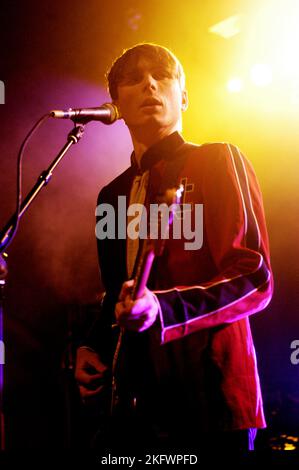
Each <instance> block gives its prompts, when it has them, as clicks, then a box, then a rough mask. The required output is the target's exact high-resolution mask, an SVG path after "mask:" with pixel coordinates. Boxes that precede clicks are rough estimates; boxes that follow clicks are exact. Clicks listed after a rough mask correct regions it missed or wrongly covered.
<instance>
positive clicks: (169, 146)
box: [131, 131, 185, 172]
mask: <svg viewBox="0 0 299 470" xmlns="http://www.w3.org/2000/svg"><path fill="white" fill-rule="evenodd" d="M184 142H185V141H184V139H183V137H182V136H181V134H179V133H178V132H177V131H176V132H174V133H173V134H170V135H168V136H166V137H164V138H163V139H161V140H159V142H156V143H155V144H153V145H152V146H151V147H149V148H148V149H147V150H146V151H145V152H144V154H143V155H142V157H141V161H140V170H141V172H144V171H146V170H149V169H150V168H151V167H152V166H153V165H155V163H157V162H158V161H159V160H162V159H164V160H171V159H173V158H174V154H175V152H176V150H177V149H178V148H179V147H181V145H182V144H184ZM131 165H132V166H137V168H138V164H137V162H136V159H135V154H134V152H132V155H131Z"/></svg>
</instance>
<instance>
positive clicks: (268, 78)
mask: <svg viewBox="0 0 299 470" xmlns="http://www.w3.org/2000/svg"><path fill="white" fill-rule="evenodd" d="M250 76H251V80H252V81H253V83H254V84H255V85H256V86H260V87H262V86H266V85H269V84H270V83H271V82H272V70H271V68H270V67H269V66H268V65H266V64H255V65H254V66H253V67H252V69H251V72H250Z"/></svg>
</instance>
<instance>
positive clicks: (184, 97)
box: [181, 90, 189, 111]
mask: <svg viewBox="0 0 299 470" xmlns="http://www.w3.org/2000/svg"><path fill="white" fill-rule="evenodd" d="M188 103H189V102H188V93H187V90H183V91H182V105H181V109H182V111H186V109H187V108H188Z"/></svg>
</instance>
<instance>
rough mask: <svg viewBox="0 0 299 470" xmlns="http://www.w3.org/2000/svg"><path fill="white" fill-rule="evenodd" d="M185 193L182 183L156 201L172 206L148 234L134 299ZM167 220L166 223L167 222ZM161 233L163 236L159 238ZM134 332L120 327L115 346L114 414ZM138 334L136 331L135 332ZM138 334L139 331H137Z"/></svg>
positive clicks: (142, 285)
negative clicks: (125, 356)
mask: <svg viewBox="0 0 299 470" xmlns="http://www.w3.org/2000/svg"><path fill="white" fill-rule="evenodd" d="M182 193H183V186H182V185H180V187H179V188H171V189H167V190H166V191H165V193H164V194H162V195H158V196H157V198H156V199H157V200H156V202H157V203H158V204H166V205H167V207H170V210H169V211H168V220H167V221H164V223H162V222H163V219H162V216H161V217H160V218H158V220H157V221H156V227H157V233H156V236H155V238H151V237H150V236H148V237H147V238H146V239H145V243H144V247H143V250H142V254H141V256H140V258H139V261H138V264H137V270H136V276H135V278H134V286H133V290H132V294H131V297H132V300H136V299H139V298H140V297H141V296H142V295H143V292H144V289H145V286H146V284H147V281H148V278H149V275H150V272H151V268H152V265H153V262H154V259H155V257H157V256H161V255H162V253H163V250H164V246H165V240H166V239H167V238H168V233H169V229H170V226H171V225H172V222H173V218H174V209H175V208H176V207H177V205H178V204H180V203H181V198H182ZM165 222H166V223H165ZM159 234H161V237H160V238H159ZM113 327H114V328H118V325H113ZM129 334H132V332H127V331H126V330H125V329H124V328H120V331H119V334H118V339H117V344H116V348H115V353H114V356H113V362H112V393H111V407H110V413H111V416H113V415H114V414H115V413H116V411H117V408H118V406H119V403H120V399H121V398H120V390H119V388H120V387H119V383H118V368H119V365H120V362H121V353H122V347H123V343H124V341H125V340H126V337H127V335H129ZM135 334H136V333H135ZM137 334H138V333H137ZM135 406H136V399H135V398H133V402H132V403H131V407H132V408H134V407H135Z"/></svg>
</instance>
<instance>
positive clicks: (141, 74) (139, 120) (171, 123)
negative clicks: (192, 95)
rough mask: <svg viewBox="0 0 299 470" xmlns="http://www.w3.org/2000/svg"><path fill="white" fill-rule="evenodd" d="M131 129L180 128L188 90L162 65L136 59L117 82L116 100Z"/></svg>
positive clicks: (171, 129)
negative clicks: (182, 87)
mask: <svg viewBox="0 0 299 470" xmlns="http://www.w3.org/2000/svg"><path fill="white" fill-rule="evenodd" d="M115 103H116V105H117V106H118V108H119V110H120V113H121V115H122V117H123V119H124V121H125V123H126V124H127V126H128V127H129V129H130V130H131V131H133V132H134V130H138V131H140V129H141V130H144V132H146V131H147V130H156V129H162V128H163V129H164V130H166V131H167V130H168V129H169V132H172V131H173V130H180V126H181V112H182V109H186V107H187V93H186V91H185V90H183V91H182V90H181V87H180V84H179V81H178V79H177V78H175V77H173V76H172V74H171V72H170V71H169V70H167V68H166V67H165V66H164V65H160V64H154V63H152V62H151V61H149V60H147V59H139V61H138V62H137V64H136V66H134V67H131V69H130V70H129V71H128V72H127V73H126V74H125V76H124V78H123V80H122V81H121V83H120V84H119V85H118V99H117V100H116V101H115Z"/></svg>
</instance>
